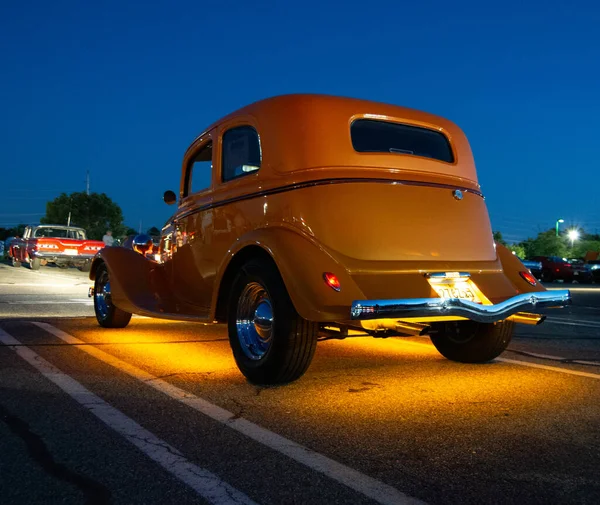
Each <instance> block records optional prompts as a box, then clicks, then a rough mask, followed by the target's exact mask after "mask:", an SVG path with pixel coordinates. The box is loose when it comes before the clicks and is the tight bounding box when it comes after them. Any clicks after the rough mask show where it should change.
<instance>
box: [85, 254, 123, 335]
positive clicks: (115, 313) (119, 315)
mask: <svg viewBox="0 0 600 505" xmlns="http://www.w3.org/2000/svg"><path fill="white" fill-rule="evenodd" d="M94 312H95V313H96V319H97V320H98V323H99V324H100V326H103V327H104V328H125V326H127V325H128V324H129V321H130V320H131V313H130V312H125V311H124V310H121V309H119V308H118V307H115V306H114V305H113V303H112V294H111V291H110V279H109V276H108V269H107V268H106V264H104V263H102V264H100V265H99V266H98V269H97V270H96V280H95V281H94Z"/></svg>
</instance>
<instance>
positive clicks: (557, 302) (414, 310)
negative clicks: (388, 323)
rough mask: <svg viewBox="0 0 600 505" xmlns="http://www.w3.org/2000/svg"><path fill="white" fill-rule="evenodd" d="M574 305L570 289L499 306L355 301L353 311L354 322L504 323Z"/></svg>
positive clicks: (450, 300)
mask: <svg viewBox="0 0 600 505" xmlns="http://www.w3.org/2000/svg"><path fill="white" fill-rule="evenodd" d="M570 304H571V292H570V291H569V290H568V289H561V290H556V291H540V292H535V293H523V294H521V295H516V296H513V297H512V298H509V299H508V300H504V301H503V302H500V303H497V304H495V305H481V304H479V303H475V302H469V301H467V300H462V299H459V298H406V299H398V300H355V301H354V302H352V308H351V311H350V314H351V318H352V319H354V320H366V319H383V318H393V319H402V318H407V317H436V316H439V317H444V316H455V317H465V318H467V319H471V320H473V321H478V322H480V323H493V322H496V321H502V320H504V319H507V318H508V317H510V316H512V315H513V314H516V313H517V312H523V311H525V312H531V311H534V310H536V309H543V308H546V307H553V308H560V307H566V306H567V305H570Z"/></svg>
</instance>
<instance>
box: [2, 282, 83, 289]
mask: <svg viewBox="0 0 600 505" xmlns="http://www.w3.org/2000/svg"><path fill="white" fill-rule="evenodd" d="M0 286H12V287H23V286H25V287H36V288H73V287H75V286H89V284H88V283H87V282H77V283H73V282H70V283H68V284H67V283H64V282H63V283H53V284H42V283H40V282H18V283H17V282H14V283H11V282H0Z"/></svg>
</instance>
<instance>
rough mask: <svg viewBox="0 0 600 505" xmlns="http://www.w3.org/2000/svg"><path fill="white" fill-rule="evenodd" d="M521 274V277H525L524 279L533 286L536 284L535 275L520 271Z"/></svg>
mask: <svg viewBox="0 0 600 505" xmlns="http://www.w3.org/2000/svg"><path fill="white" fill-rule="evenodd" d="M519 275H520V276H521V277H523V279H525V280H526V281H527V282H528V283H529V284H531V285H532V286H535V285H536V284H537V281H536V280H535V277H534V276H533V275H531V274H530V273H529V272H519Z"/></svg>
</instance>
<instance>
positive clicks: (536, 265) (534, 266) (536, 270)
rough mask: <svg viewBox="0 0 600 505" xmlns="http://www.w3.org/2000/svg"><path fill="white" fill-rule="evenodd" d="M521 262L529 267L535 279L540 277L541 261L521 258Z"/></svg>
mask: <svg viewBox="0 0 600 505" xmlns="http://www.w3.org/2000/svg"><path fill="white" fill-rule="evenodd" d="M521 263H523V265H525V267H526V268H529V271H530V272H531V273H532V274H533V275H534V276H535V278H536V279H541V278H542V263H541V261H533V260H521Z"/></svg>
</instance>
